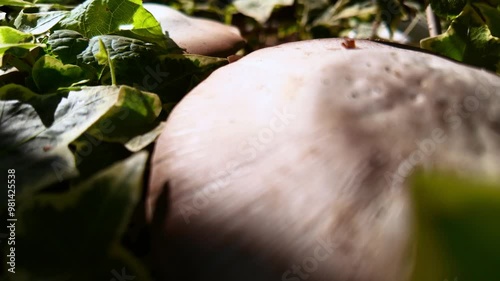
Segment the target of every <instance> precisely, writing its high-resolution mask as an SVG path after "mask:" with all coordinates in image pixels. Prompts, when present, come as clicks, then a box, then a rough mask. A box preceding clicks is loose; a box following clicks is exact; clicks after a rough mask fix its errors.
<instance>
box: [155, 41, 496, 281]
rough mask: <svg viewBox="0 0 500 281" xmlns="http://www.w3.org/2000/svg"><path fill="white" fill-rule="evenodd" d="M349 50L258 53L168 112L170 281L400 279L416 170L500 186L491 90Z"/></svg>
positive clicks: (161, 239)
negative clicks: (495, 181)
mask: <svg viewBox="0 0 500 281" xmlns="http://www.w3.org/2000/svg"><path fill="white" fill-rule="evenodd" d="M342 42H343V41H342V40H339V39H325V40H315V41H305V42H296V43H289V44H285V45H281V46H277V47H272V48H266V49H262V50H259V51H256V52H254V53H251V54H250V55H248V56H246V57H244V58H242V59H241V60H239V61H237V62H235V63H233V64H230V65H228V66H225V67H223V68H221V69H219V70H217V71H216V72H214V73H213V74H212V75H211V76H210V77H209V78H208V79H207V80H205V81H204V82H202V83H201V84H200V85H199V86H198V87H196V88H195V89H194V90H193V91H192V92H191V93H189V94H188V95H187V96H186V97H185V98H184V100H182V101H181V103H180V104H179V105H178V106H177V107H176V108H175V109H174V111H173V112H172V114H171V115H170V117H169V119H168V121H167V125H166V128H165V130H164V132H163V134H162V135H161V137H160V138H159V140H158V142H157V146H156V149H155V152H154V155H153V159H152V173H151V178H150V186H149V188H150V189H149V195H148V196H149V197H148V204H149V214H150V215H151V214H153V213H154V219H153V224H154V226H155V227H157V228H156V230H155V231H156V232H155V234H156V236H155V239H154V240H153V245H152V247H153V250H154V251H155V252H156V262H157V263H158V264H159V265H160V266H161V268H160V270H163V272H162V273H163V274H164V276H166V278H169V279H166V280H176V277H179V276H182V278H181V280H186V279H187V280H274V281H279V280H283V281H287V280H290V281H292V280H293V281H300V280H308V281H311V280H328V281H347V280H349V281H404V280H408V277H409V275H410V272H411V266H412V263H411V260H412V259H411V257H412V248H413V246H412V243H411V242H410V241H412V240H411V227H410V226H411V214H410V210H411V208H410V204H409V202H410V200H409V198H408V197H409V194H408V186H407V184H406V182H405V179H406V178H407V176H408V175H409V174H410V173H411V171H412V170H413V169H414V168H415V167H416V166H423V167H424V168H425V169H431V168H444V169H449V170H451V171H456V172H459V174H469V173H482V174H484V175H485V176H488V175H495V174H496V175H498V174H499V172H500V78H499V77H497V76H496V75H493V74H491V73H488V72H486V71H482V70H478V69H475V68H470V67H467V66H464V65H461V64H459V63H456V62H452V61H449V60H446V59H443V58H439V57H436V56H432V55H429V54H425V53H420V52H415V51H409V50H402V49H397V48H393V47H387V46H385V45H379V44H377V43H374V42H368V41H359V40H358V41H356V46H357V48H356V49H346V48H344V47H343V46H342ZM163 188H165V189H163ZM162 191H165V192H163V193H162V194H163V195H161V196H160V193H161V192H162ZM166 205H168V206H169V207H168V212H166V211H165V206H166ZM186 269H188V270H186Z"/></svg>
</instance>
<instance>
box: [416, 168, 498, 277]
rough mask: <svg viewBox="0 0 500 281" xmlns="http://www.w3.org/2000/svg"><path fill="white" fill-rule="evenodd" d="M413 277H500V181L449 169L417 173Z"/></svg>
mask: <svg viewBox="0 0 500 281" xmlns="http://www.w3.org/2000/svg"><path fill="white" fill-rule="evenodd" d="M412 183H413V188H412V196H413V205H414V208H415V216H416V219H415V221H416V230H417V232H416V233H417V236H416V238H417V241H416V242H417V243H416V245H417V246H418V247H417V256H416V264H415V268H414V274H413V279H412V280H414V281H421V280H463V281H490V280H500V272H499V271H498V263H499V262H500V240H499V239H498V238H499V237H500V224H499V222H498V214H500V190H499V189H498V187H499V182H485V181H484V180H478V179H464V178H459V177H457V176H456V175H454V176H452V175H449V174H446V173H425V174H424V173H422V172H421V173H417V174H416V176H415V177H414V178H413V181H412Z"/></svg>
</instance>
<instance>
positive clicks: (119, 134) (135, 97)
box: [87, 86, 162, 143]
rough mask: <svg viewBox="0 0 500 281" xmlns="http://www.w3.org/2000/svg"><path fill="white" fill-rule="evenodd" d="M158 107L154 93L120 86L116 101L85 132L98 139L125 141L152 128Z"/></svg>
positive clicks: (157, 98)
mask: <svg viewBox="0 0 500 281" xmlns="http://www.w3.org/2000/svg"><path fill="white" fill-rule="evenodd" d="M161 110H162V106H161V101H160V98H159V97H158V96H157V95H156V94H153V93H148V92H141V91H139V90H137V89H135V88H132V87H127V86H122V87H121V88H120V91H119V93H118V98H117V102H116V104H115V105H114V106H113V107H112V108H110V110H108V112H107V113H106V114H104V115H103V116H102V117H101V118H100V119H99V121H98V122H97V123H96V124H95V125H93V126H92V127H91V128H89V130H88V131H87V133H88V134H89V135H92V136H94V137H96V138H97V139H99V140H104V141H108V142H120V143H126V142H128V141H129V140H130V139H131V138H133V137H135V136H137V135H141V134H144V133H146V132H148V131H149V130H151V129H152V128H154V126H155V125H156V124H155V123H154V121H155V120H156V118H157V117H158V116H159V114H160V112H161Z"/></svg>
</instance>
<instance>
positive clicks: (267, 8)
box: [233, 0, 293, 24]
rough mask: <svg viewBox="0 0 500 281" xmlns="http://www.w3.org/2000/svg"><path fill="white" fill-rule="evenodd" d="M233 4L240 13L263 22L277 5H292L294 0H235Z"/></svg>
mask: <svg viewBox="0 0 500 281" xmlns="http://www.w3.org/2000/svg"><path fill="white" fill-rule="evenodd" d="M233 5H234V6H235V7H236V9H237V10H238V11H239V12H240V13H242V14H244V15H245V16H249V17H251V18H254V19H255V20H256V21H258V22H260V23H261V24H262V23H265V22H266V21H267V20H268V19H269V18H270V17H271V14H272V12H273V10H274V8H275V7H276V6H291V5H293V0H267V1H262V0H235V1H234V2H233Z"/></svg>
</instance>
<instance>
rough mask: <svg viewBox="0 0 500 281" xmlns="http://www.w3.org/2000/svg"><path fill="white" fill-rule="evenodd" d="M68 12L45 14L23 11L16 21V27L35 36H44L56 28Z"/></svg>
mask: <svg viewBox="0 0 500 281" xmlns="http://www.w3.org/2000/svg"><path fill="white" fill-rule="evenodd" d="M66 14H67V12H64V11H53V12H43V13H24V11H21V12H20V13H19V15H18V16H17V17H16V19H15V21H14V26H15V27H16V28H17V29H18V30H20V31H22V32H26V33H31V34H33V35H38V34H43V33H45V32H47V31H49V30H50V29H51V28H52V27H54V26H55V25H56V24H57V23H58V22H59V21H60V20H62V19H63V18H64V17H65V16H66Z"/></svg>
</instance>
